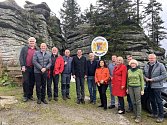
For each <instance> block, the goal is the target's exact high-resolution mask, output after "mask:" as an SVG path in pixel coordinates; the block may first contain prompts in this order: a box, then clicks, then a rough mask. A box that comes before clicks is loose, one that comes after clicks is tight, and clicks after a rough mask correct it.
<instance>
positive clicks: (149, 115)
mask: <svg viewBox="0 0 167 125" xmlns="http://www.w3.org/2000/svg"><path fill="white" fill-rule="evenodd" d="M147 116H148V117H151V118H157V117H158V115H155V114H148V115H147Z"/></svg>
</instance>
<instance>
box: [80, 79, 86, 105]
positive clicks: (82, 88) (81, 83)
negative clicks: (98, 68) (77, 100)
mask: <svg viewBox="0 0 167 125" xmlns="http://www.w3.org/2000/svg"><path fill="white" fill-rule="evenodd" d="M80 86H81V102H82V103H85V79H84V78H82V77H81V78H80Z"/></svg>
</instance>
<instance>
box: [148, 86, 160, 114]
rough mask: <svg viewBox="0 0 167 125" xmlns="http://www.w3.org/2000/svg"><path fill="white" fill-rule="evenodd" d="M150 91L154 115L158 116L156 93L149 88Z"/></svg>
mask: <svg viewBox="0 0 167 125" xmlns="http://www.w3.org/2000/svg"><path fill="white" fill-rule="evenodd" d="M148 91H149V99H150V102H151V106H152V114H153V115H154V116H156V115H157V114H158V111H157V104H156V100H155V93H154V90H153V89H152V88H148Z"/></svg>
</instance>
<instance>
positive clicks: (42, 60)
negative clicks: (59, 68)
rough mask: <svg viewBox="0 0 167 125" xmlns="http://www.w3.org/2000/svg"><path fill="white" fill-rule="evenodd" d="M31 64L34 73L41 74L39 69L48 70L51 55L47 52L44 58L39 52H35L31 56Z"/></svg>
mask: <svg viewBox="0 0 167 125" xmlns="http://www.w3.org/2000/svg"><path fill="white" fill-rule="evenodd" d="M33 64H34V73H42V72H41V69H42V68H46V69H49V68H50V66H51V64H52V62H51V54H50V53H49V52H45V54H44V56H43V53H42V52H41V51H36V52H35V54H34V56H33Z"/></svg>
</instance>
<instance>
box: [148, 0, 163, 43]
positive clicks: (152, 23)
mask: <svg viewBox="0 0 167 125" xmlns="http://www.w3.org/2000/svg"><path fill="white" fill-rule="evenodd" d="M161 11H162V4H161V3H159V2H157V1H156V0H150V2H149V3H148V4H147V6H146V7H145V14H146V17H147V18H146V19H147V20H146V21H145V22H146V23H147V27H148V32H149V33H150V34H149V37H150V38H151V39H152V41H153V42H154V43H156V44H157V45H158V44H159V42H160V40H163V39H164V38H165V34H166V32H165V31H164V30H165V28H164V27H163V26H162V24H163V23H164V22H163V20H162V19H161V17H160V15H159V14H160V12H161Z"/></svg>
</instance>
